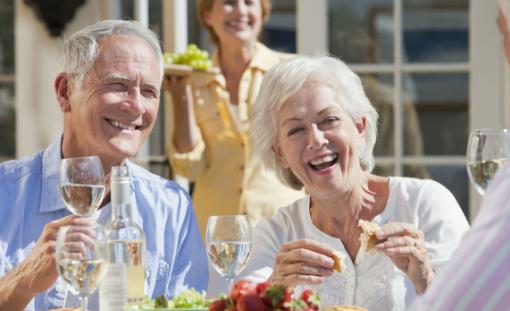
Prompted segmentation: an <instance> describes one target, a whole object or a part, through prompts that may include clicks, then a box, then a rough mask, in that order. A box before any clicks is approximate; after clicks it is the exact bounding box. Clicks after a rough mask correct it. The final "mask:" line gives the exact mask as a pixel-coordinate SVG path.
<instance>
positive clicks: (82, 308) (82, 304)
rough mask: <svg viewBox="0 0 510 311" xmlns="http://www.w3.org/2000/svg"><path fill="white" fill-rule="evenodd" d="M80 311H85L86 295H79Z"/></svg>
mask: <svg viewBox="0 0 510 311" xmlns="http://www.w3.org/2000/svg"><path fill="white" fill-rule="evenodd" d="M80 311H87V296H80Z"/></svg>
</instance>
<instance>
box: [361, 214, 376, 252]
mask: <svg viewBox="0 0 510 311" xmlns="http://www.w3.org/2000/svg"><path fill="white" fill-rule="evenodd" d="M358 225H359V226H360V227H361V230H362V232H361V235H360V237H359V240H360V242H361V248H362V249H364V250H365V251H367V252H368V251H370V250H372V249H373V248H374V247H375V245H377V243H380V242H382V241H381V240H379V239H377V237H376V236H375V232H376V231H378V230H380V229H381V227H379V225H378V224H375V223H373V222H370V221H366V220H363V219H360V220H359V222H358Z"/></svg>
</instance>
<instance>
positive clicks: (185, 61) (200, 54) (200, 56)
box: [164, 44, 212, 70]
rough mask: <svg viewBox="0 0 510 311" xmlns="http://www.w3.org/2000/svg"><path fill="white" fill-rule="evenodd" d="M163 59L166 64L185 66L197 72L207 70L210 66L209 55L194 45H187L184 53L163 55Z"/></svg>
mask: <svg viewBox="0 0 510 311" xmlns="http://www.w3.org/2000/svg"><path fill="white" fill-rule="evenodd" d="M164 59H165V63H167V64H176V65H187V66H191V67H192V68H194V69H198V70H207V69H209V68H210V67H211V66H212V62H211V60H210V59H209V53H207V51H203V50H200V49H199V48H198V47H197V46H196V45H195V44H190V45H188V48H187V49H186V52H184V53H165V54H164Z"/></svg>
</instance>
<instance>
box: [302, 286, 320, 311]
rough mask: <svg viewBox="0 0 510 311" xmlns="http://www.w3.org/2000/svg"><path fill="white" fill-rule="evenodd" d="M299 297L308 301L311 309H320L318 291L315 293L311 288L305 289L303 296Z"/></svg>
mask: <svg viewBox="0 0 510 311" xmlns="http://www.w3.org/2000/svg"><path fill="white" fill-rule="evenodd" d="M299 298H300V299H301V300H303V301H304V302H306V304H307V305H308V307H310V308H311V309H313V310H319V306H320V300H319V296H318V295H317V294H316V293H314V292H313V291H312V290H311V289H305V290H304V291H303V292H302V293H301V296H300V297H299Z"/></svg>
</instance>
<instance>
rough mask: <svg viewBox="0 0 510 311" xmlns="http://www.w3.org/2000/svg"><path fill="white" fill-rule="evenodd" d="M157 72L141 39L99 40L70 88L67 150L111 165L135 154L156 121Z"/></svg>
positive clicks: (115, 37)
mask: <svg viewBox="0 0 510 311" xmlns="http://www.w3.org/2000/svg"><path fill="white" fill-rule="evenodd" d="M159 69H160V68H159V63H158V59H157V57H156V55H155V53H154V51H153V50H152V49H151V47H150V46H149V45H148V44H147V43H146V42H145V41H144V40H143V39H141V38H138V37H136V36H130V35H116V36H111V37H106V38H103V39H102V40H101V41H100V43H99V55H98V57H97V58H96V60H95V62H94V64H93V66H92V68H91V69H90V70H89V72H88V73H87V74H86V75H85V77H84V78H83V81H82V84H81V87H76V86H70V93H69V104H70V111H69V112H68V113H67V114H66V121H65V122H66V123H67V124H66V126H65V128H66V129H67V132H64V136H66V135H69V138H72V139H73V140H74V141H72V144H71V146H69V148H70V149H69V150H72V153H73V154H81V155H84V154H90V155H92V154H94V155H99V156H101V157H102V158H103V160H107V161H112V162H119V161H122V160H123V159H125V158H127V157H132V156H134V155H135V154H136V153H137V151H138V149H139V148H140V146H141V145H142V144H143V142H144V141H145V139H146V138H147V136H149V134H150V132H151V130H152V128H153V126H154V123H155V121H156V116H157V113H158V108H159V96H160V87H161V79H162V77H161V74H160V71H159ZM73 144H74V147H73V146H72V145H73Z"/></svg>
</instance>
